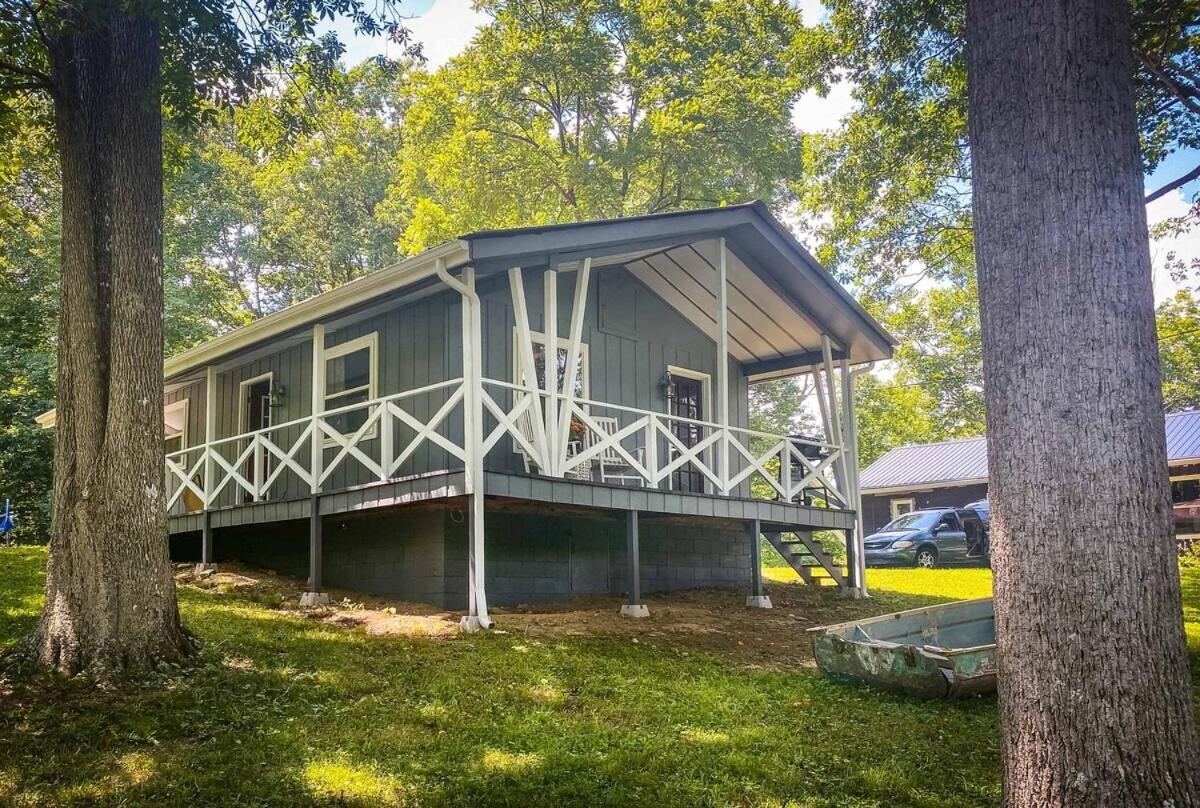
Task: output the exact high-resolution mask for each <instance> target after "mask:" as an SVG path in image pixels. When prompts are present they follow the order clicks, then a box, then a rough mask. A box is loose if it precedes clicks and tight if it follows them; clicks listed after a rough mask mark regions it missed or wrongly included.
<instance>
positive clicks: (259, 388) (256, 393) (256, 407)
mask: <svg viewBox="0 0 1200 808" xmlns="http://www.w3.org/2000/svg"><path fill="white" fill-rule="evenodd" d="M242 389H243V390H245V391H246V400H245V402H243V405H242V406H243V407H244V408H245V409H244V410H243V413H242V414H243V417H244V418H243V421H242V423H243V424H245V427H246V430H245V431H246V432H257V431H258V430H260V429H266V428H267V427H269V426H270V425H271V379H270V378H266V379H259V380H258V381H255V382H251V383H250V384H247V385H245V386H244V387H243V388H242ZM242 448H243V449H245V447H244V446H243V447H242ZM259 451H262V450H261V449H260V450H259ZM269 456H270V455H268V454H267V453H266V452H262V459H261V462H262V464H263V469H262V473H263V478H264V479H265V478H266V476H267V475H268V474H270V469H269V468H268V466H267V463H268V458H269ZM254 463H255V457H254V455H253V454H251V455H250V457H249V458H248V459H247V460H246V466H245V468H243V469H242V476H243V477H245V478H246V479H247V480H249V481H250V482H251V483H253V482H254ZM253 499H254V497H252V496H251V495H250V493H249V492H248V491H246V490H244V489H243V490H242V502H250V501H252V500H253Z"/></svg>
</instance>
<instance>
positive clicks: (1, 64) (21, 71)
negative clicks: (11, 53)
mask: <svg viewBox="0 0 1200 808" xmlns="http://www.w3.org/2000/svg"><path fill="white" fill-rule="evenodd" d="M0 72H4V73H11V74H13V75H14V76H24V77H25V78H27V79H29V80H30V83H36V84H37V86H38V87H40V88H41V89H43V90H50V89H53V84H52V83H51V81H50V77H49V76H48V75H46V74H45V73H43V72H41V71H40V70H33V69H32V68H28V67H21V65H19V64H16V63H15V62H9V61H7V60H4V59H0Z"/></svg>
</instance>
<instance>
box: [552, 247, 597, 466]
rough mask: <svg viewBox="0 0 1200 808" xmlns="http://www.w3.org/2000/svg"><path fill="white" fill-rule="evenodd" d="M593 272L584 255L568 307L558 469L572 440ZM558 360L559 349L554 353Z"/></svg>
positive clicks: (589, 259) (559, 418)
mask: <svg viewBox="0 0 1200 808" xmlns="http://www.w3.org/2000/svg"><path fill="white" fill-rule="evenodd" d="M591 273H592V259H591V258H585V259H584V260H583V266H582V267H580V269H579V272H578V274H576V276H575V300H574V303H573V304H572V306H571V335H570V339H569V344H568V346H567V366H566V371H565V372H564V373H563V382H562V387H563V390H562V393H563V396H564V401H563V406H562V412H560V413H559V415H558V460H557V463H558V466H557V467H558V468H560V469H561V468H564V467H565V466H566V464H567V451H568V448H569V445H570V441H571V413H572V408H573V406H574V404H575V366H576V365H577V364H578V363H579V344H580V342H581V341H582V340H583V317H584V307H585V306H586V305H587V291H588V280H589V279H590V277H591ZM551 355H552V356H554V358H555V360H556V361H557V359H558V351H557V350H555V352H554V353H553V354H551Z"/></svg>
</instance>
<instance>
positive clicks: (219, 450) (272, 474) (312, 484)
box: [166, 378, 850, 514]
mask: <svg viewBox="0 0 1200 808" xmlns="http://www.w3.org/2000/svg"><path fill="white" fill-rule="evenodd" d="M549 395H550V394H547V393H545V392H543V391H541V390H538V391H536V392H534V391H530V389H529V388H528V387H523V386H519V385H516V384H512V383H509V382H504V381H499V380H497V379H488V378H485V379H483V387H482V389H481V390H480V396H481V399H482V404H483V410H484V417H485V429H484V432H483V434H482V440H481V445H480V453H481V454H482V456H484V457H488V456H489V455H491V454H492V453H493V452H496V451H498V447H499V451H507V450H508V448H509V446H510V445H512V446H515V447H516V448H517V449H518V451H519V452H521V453H522V454H524V455H525V457H526V458H527V460H528V461H529V462H530V463H531V464H532V466H534V467H536V468H537V470H538V472H539V473H541V474H546V475H549V476H555V477H576V478H578V477H591V476H592V475H591V474H590V473H589V472H590V471H591V470H592V469H596V470H597V471H598V476H596V477H595V479H607V476H605V475H606V474H610V475H611V476H614V477H617V478H618V479H620V480H621V482H622V484H634V485H642V486H646V487H651V488H664V489H666V488H670V487H671V486H672V484H673V481H674V479H675V475H676V473H677V472H686V473H690V474H695V475H699V477H700V478H701V479H702V480H703V481H704V483H705V485H704V488H705V493H708V494H710V495H717V496H719V495H733V496H755V497H759V498H762V497H766V498H770V499H782V500H787V501H791V500H796V499H799V498H802V497H804V498H807V499H811V500H816V501H818V502H822V503H824V504H826V505H830V506H833V507H839V508H847V507H850V506H849V505H848V499H847V497H846V496H845V495H844V493H843V488H842V487H841V486H840V485H839V481H837V480H835V478H834V475H833V473H832V472H833V469H835V468H836V467H837V463H838V461H839V459H840V458H841V457H842V452H843V450H842V447H841V446H838V445H836V444H832V443H824V442H821V441H817V440H810V439H805V438H795V437H789V436H785V435H773V434H769V433H766V432H759V431H756V430H752V429H743V428H740V427H733V426H731V427H727V428H723V427H721V426H720V425H718V424H715V423H712V422H709V421H700V420H694V419H690V418H683V417H680V416H675V415H668V414H666V413H658V412H652V411H650V410H642V409H637V408H635V407H626V406H622V405H619V404H612V403H609V402H605V401H595V400H592V399H584V398H578V397H575V396H565V395H561V394H559V395H557V399H558V409H559V422H558V431H557V434H556V435H552V434H551V433H553V432H554V430H553V429H548V428H547V425H546V422H545V420H544V419H545V416H544V412H545V407H544V406H543V404H544V400H545V399H546V398H547V397H548V396H549ZM465 396H466V387H465V384H464V381H463V379H461V378H457V379H450V380H447V381H444V382H438V383H436V384H430V385H426V386H424V387H419V388H415V389H413V390H406V391H404V392H402V393H396V394H394V395H389V396H383V397H380V398H376V399H372V400H370V401H365V402H362V403H359V404H351V405H347V406H345V407H339V408H337V409H334V410H328V411H325V412H321V413H318V414H317V415H315V416H314V415H309V416H305V417H303V418H297V419H294V420H291V421H287V422H285V423H280V424H273V425H272V426H270V427H267V428H265V429H260V430H257V431H253V432H247V433H244V434H241V435H234V436H231V437H227V438H221V439H219V440H215V441H212V442H211V443H207V444H202V445H200V446H193V447H189V448H187V449H183V450H181V451H178V452H172V453H171V454H168V455H167V456H166V481H167V482H166V485H167V488H166V494H167V509H168V512H169V513H174V514H178V513H183V512H189V511H194V510H200V509H203V508H215V507H220V506H222V505H234V504H243V503H245V502H260V501H263V500H267V499H278V498H283V497H285V496H291V497H295V496H301V495H308V494H311V493H328V492H330V491H334V490H340V489H344V488H347V487H352V486H353V485H360V484H363V483H369V482H386V481H388V480H391V479H395V478H397V477H398V476H401V475H402V473H403V472H404V470H405V468H406V464H409V465H408V467H414V465H415V464H414V463H413V461H414V455H415V453H416V452H417V451H418V450H419V449H421V448H422V447H428V448H430V449H431V450H434V451H436V450H441V451H443V452H444V453H445V460H446V462H445V463H439V464H438V466H439V467H438V468H433V467H430V468H418V469H416V470H417V471H435V470H436V471H440V470H443V469H450V468H462V467H463V466H464V465H465V464H466V460H467V457H468V454H469V452H470V451H471V447H468V446H465V445H463V439H462V437H461V436H462V435H463V434H464V433H465V432H466V430H464V429H463V421H462V418H463V409H464V408H463V403H464V398H465ZM418 404H419V405H420V406H417V405H418ZM418 411H421V412H423V414H420V415H419V414H417V413H418ZM347 416H355V419H354V420H355V423H356V426H355V428H354V431H353V432H352V433H349V434H345V433H343V431H342V429H344V428H345V421H347V420H348V418H347ZM338 422H341V423H338ZM452 435H453V436H457V437H451V436H452ZM314 436H315V437H316V439H317V440H320V441H321V451H318V452H314V451H313V450H312V441H313V439H314ZM510 441H511V443H510ZM550 447H554V448H553V449H551V448H550ZM552 455H553V456H552ZM725 457H728V468H724V467H723V462H722V460H723V458H725ZM314 460H315V461H316V466H317V467H316V468H315V469H314V468H313V465H314ZM613 466H619V467H620V469H619V473H612V468H613ZM606 470H608V471H607V472H606Z"/></svg>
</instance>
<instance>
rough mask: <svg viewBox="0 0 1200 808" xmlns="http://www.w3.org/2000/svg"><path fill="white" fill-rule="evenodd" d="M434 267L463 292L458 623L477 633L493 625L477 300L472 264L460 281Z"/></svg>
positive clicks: (440, 266) (440, 265)
mask: <svg viewBox="0 0 1200 808" xmlns="http://www.w3.org/2000/svg"><path fill="white" fill-rule="evenodd" d="M435 269H436V272H437V276H438V277H439V278H441V280H442V282H443V283H445V284H446V285H447V286H449V287H450V288H451V289H454V290H456V291H457V292H458V293H459V294H460V295H461V296H462V375H463V447H464V449H465V450H466V451H465V454H466V460H465V461H464V463H463V477H464V485H465V488H466V489H467V496H468V520H467V529H468V533H469V537H468V544H467V616H466V617H464V618H463V619H462V623H461V624H460V625H461V627H462V629H463V631H478V630H480V629H485V628H491V626H492V618H491V617H489V616H488V608H487V593H486V588H485V585H484V569H485V560H484V535H485V534H484V473H483V368H482V362H483V315H482V313H481V311H480V310H481V308H482V304H481V303H480V300H479V295H477V294H476V293H475V268H474V267H465V268H464V269H463V271H462V280H459V279H457V278H455V277H454V276H453V275H451V274H450V273H449V272H448V271H447V270H446V263H445V261H443V260H442V259H441V258H439V259H437V261H436V264H435Z"/></svg>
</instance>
